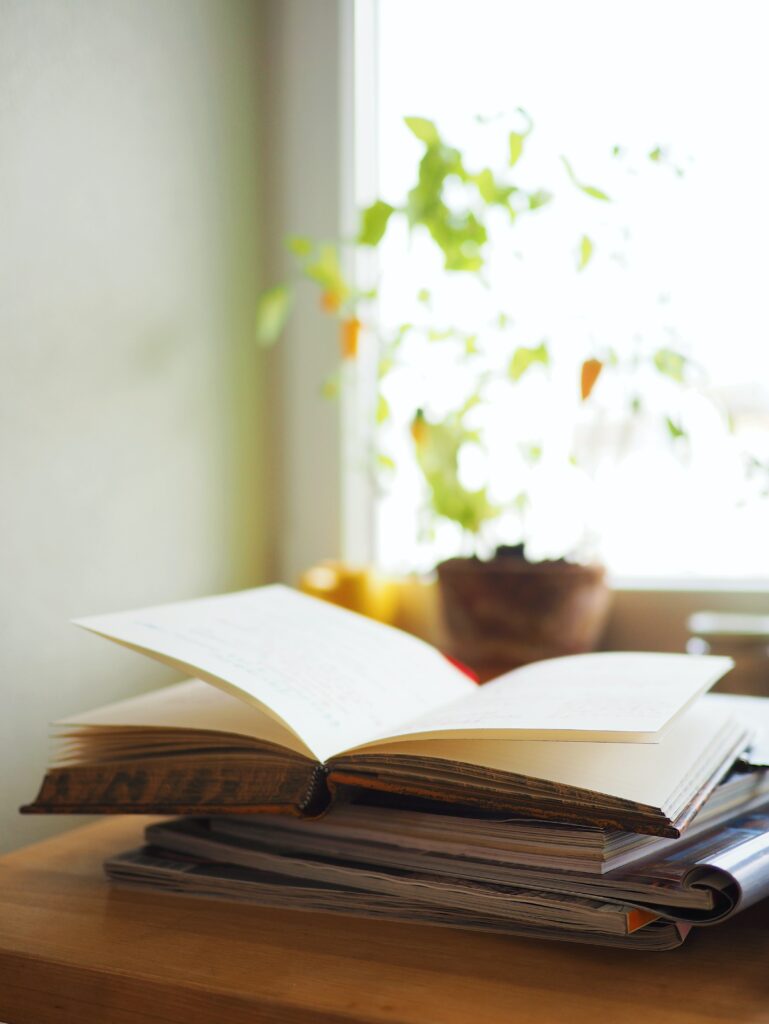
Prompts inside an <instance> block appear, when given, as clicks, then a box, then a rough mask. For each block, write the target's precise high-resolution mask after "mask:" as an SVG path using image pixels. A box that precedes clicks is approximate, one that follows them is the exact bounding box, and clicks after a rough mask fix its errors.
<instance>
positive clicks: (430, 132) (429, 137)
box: [403, 117, 441, 146]
mask: <svg viewBox="0 0 769 1024" xmlns="http://www.w3.org/2000/svg"><path fill="white" fill-rule="evenodd" d="M403 120H404V121H405V122H406V126H407V127H408V128H410V129H411V131H412V132H413V134H414V135H416V137H417V138H418V139H419V141H420V142H424V143H426V145H428V146H437V145H438V143H439V142H440V141H441V137H440V135H439V134H438V129H437V128H436V127H435V125H434V124H433V122H432V121H428V120H427V118H426V117H405V118H404V119H403Z"/></svg>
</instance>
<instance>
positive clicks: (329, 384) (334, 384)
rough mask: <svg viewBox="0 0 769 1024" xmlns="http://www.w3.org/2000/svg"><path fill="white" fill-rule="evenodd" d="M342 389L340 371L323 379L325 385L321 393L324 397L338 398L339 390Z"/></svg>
mask: <svg viewBox="0 0 769 1024" xmlns="http://www.w3.org/2000/svg"><path fill="white" fill-rule="evenodd" d="M340 391H341V385H340V382H339V371H336V372H335V373H332V374H331V375H330V376H328V377H326V379H325V380H324V381H323V385H322V387H321V389H320V393H321V395H323V397H324V398H338V397H339V392H340Z"/></svg>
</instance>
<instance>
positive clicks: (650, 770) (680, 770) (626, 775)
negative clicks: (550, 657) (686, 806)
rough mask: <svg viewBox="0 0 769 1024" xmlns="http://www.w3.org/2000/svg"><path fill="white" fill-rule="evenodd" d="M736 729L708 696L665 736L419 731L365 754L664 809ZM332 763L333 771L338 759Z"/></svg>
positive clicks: (351, 758) (347, 760)
mask: <svg viewBox="0 0 769 1024" xmlns="http://www.w3.org/2000/svg"><path fill="white" fill-rule="evenodd" d="M734 729H735V726H734V722H733V720H732V719H731V718H730V716H728V715H725V713H724V708H723V706H722V705H721V704H719V703H716V702H715V701H714V700H713V697H712V696H710V695H708V696H706V697H705V698H704V699H703V700H700V701H697V702H695V703H694V704H693V705H692V706H691V707H689V708H687V709H686V710H685V711H684V712H683V714H681V715H679V716H678V717H677V718H676V719H675V721H674V722H673V723H672V725H671V726H670V728H669V729H668V730H666V732H665V733H664V735H663V737H662V739H661V740H660V742H659V743H569V742H558V741H553V742H544V743H543V742H536V741H529V740H520V741H515V742H512V743H510V742H505V741H504V740H498V741H496V742H491V743H490V742H488V741H486V740H479V739H473V738H461V739H459V738H457V739H438V738H434V739H424V738H420V739H409V740H407V741H406V742H397V743H387V742H386V741H383V742H382V743H380V744H377V745H376V746H372V747H368V748H367V749H365V750H362V751H361V752H360V753H361V756H364V757H365V756H371V757H373V756H374V755H375V756H376V757H379V756H382V757H384V758H387V757H392V758H398V757H407V758H408V757H414V758H421V757H426V758H438V759H440V760H446V761H454V762H459V763H464V764H468V765H473V766H477V767H479V768H487V769H489V770H490V771H495V772H505V773H509V774H511V775H519V776H526V777H528V778H532V779H545V780H547V781H548V782H554V783H557V784H560V785H563V786H574V787H578V788H580V789H585V790H591V791H592V792H594V793H601V794H606V795H608V796H614V797H618V798H619V799H622V800H630V801H634V802H637V803H641V804H647V805H650V806H652V807H660V808H662V807H664V806H665V804H666V802H667V801H668V800H669V799H670V796H671V794H672V793H674V792H675V791H676V790H677V789H679V788H680V787H681V786H682V784H683V783H684V781H685V780H686V779H687V778H691V777H692V775H695V776H698V777H707V776H708V774H709V773H710V771H712V770H713V768H714V767H715V766H714V765H713V764H712V763H711V762H712V761H713V759H714V756H716V754H717V753H718V751H719V750H720V749H721V743H720V738H721V737H722V736H724V734H725V733H728V734H729V736H730V737H731V736H732V735H733V733H734ZM737 732H738V733H739V732H740V730H739V729H737ZM743 734H744V731H743ZM340 760H341V763H342V764H343V765H344V766H345V767H348V766H352V767H354V765H355V754H354V753H352V754H349V755H348V754H346V755H344V756H343V758H342V759H340ZM394 763H397V761H394ZM703 764H705V765H710V767H709V769H707V770H704V771H703V770H702V769H701V768H700V766H701V765H703ZM331 767H332V770H333V768H334V767H335V764H334V763H332V766H331Z"/></svg>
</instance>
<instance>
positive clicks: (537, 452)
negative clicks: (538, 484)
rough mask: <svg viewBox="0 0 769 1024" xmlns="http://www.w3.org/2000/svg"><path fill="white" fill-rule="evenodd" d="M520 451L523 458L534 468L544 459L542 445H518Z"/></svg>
mask: <svg viewBox="0 0 769 1024" xmlns="http://www.w3.org/2000/svg"><path fill="white" fill-rule="evenodd" d="M518 450H519V451H520V453H521V456H522V457H523V458H524V460H525V461H526V462H528V463H529V465H531V466H533V465H534V464H535V463H537V462H539V460H540V459H541V458H542V445H539V444H521V445H518Z"/></svg>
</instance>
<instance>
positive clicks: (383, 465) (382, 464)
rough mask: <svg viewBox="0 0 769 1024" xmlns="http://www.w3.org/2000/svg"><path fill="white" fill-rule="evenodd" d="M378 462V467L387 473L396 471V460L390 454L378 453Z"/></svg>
mask: <svg viewBox="0 0 769 1024" xmlns="http://www.w3.org/2000/svg"><path fill="white" fill-rule="evenodd" d="M376 462H377V466H378V468H379V469H380V470H382V471H383V472H385V473H393V472H394V471H395V460H394V459H391V458H390V456H389V455H385V454H384V453H383V452H379V453H378V455H377V457H376Z"/></svg>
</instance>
